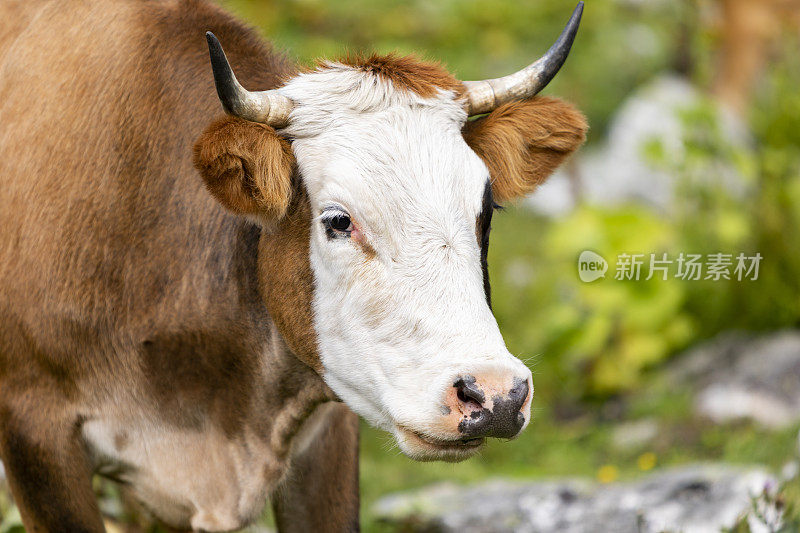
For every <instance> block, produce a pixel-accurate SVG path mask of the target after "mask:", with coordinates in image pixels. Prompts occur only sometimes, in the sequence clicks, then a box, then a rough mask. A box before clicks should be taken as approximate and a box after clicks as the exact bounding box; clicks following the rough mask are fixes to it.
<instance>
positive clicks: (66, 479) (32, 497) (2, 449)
mask: <svg viewBox="0 0 800 533" xmlns="http://www.w3.org/2000/svg"><path fill="white" fill-rule="evenodd" d="M56 405H58V404H56ZM49 406H51V407H52V404H50V405H49ZM47 407H48V404H41V406H40V407H39V408H38V409H35V408H28V409H17V410H12V409H11V408H9V407H7V406H2V405H0V458H2V460H3V464H4V465H5V469H6V475H7V477H8V482H9V485H10V487H11V494H12V495H13V496H14V500H15V501H16V503H17V506H18V507H19V510H20V513H21V514H22V521H23V523H24V524H25V528H26V530H27V531H28V533H34V532H36V533H61V532H63V533H67V532H69V533H98V532H103V531H105V528H104V526H103V520H102V518H101V516H100V511H99V510H98V507H97V500H96V499H95V495H94V492H93V490H92V472H91V467H90V465H89V461H88V459H87V454H86V450H85V449H84V447H83V444H82V442H81V439H80V435H79V431H80V424H79V421H78V420H77V419H73V420H69V419H66V418H64V417H61V416H59V415H57V414H56V413H55V412H56V411H58V408H57V407H56V408H54V409H47Z"/></svg>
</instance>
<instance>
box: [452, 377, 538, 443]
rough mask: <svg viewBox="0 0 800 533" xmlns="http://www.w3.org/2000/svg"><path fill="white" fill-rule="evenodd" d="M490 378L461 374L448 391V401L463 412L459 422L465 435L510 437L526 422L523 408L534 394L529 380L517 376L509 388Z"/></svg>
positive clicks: (460, 429)
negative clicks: (503, 388)
mask: <svg viewBox="0 0 800 533" xmlns="http://www.w3.org/2000/svg"><path fill="white" fill-rule="evenodd" d="M490 381H491V380H488V379H487V380H485V381H484V382H482V380H480V379H477V378H476V377H475V376H472V375H465V376H461V377H460V378H458V379H457V380H456V382H455V383H453V388H452V390H451V391H450V392H449V393H448V404H450V405H453V404H455V405H456V406H457V408H458V410H459V411H460V413H461V415H462V417H461V420H460V421H459V423H458V432H459V433H460V434H461V436H462V438H465V439H474V438H482V437H497V438H504V439H510V438H512V437H515V436H517V434H518V433H519V432H520V430H521V429H522V426H524V425H525V414H524V413H523V412H522V410H523V408H524V407H525V405H526V404H527V403H528V401H529V397H530V394H529V393H530V391H531V387H530V386H529V384H528V380H527V379H526V378H520V377H517V378H513V385H512V386H511V387H510V388H508V389H506V390H502V389H498V387H497V386H491V384H490Z"/></svg>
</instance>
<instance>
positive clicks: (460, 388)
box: [453, 376, 486, 407]
mask: <svg viewBox="0 0 800 533" xmlns="http://www.w3.org/2000/svg"><path fill="white" fill-rule="evenodd" d="M453 387H455V388H456V397H458V399H459V401H461V402H463V403H470V402H475V403H476V404H477V406H478V407H481V406H482V405H483V402H484V401H486V397H485V396H484V395H483V391H482V390H481V389H479V388H478V386H477V385H476V384H475V377H474V376H464V377H462V378H459V379H458V380H457V381H456V382H455V383H453Z"/></svg>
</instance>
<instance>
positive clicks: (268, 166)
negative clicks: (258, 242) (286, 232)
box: [194, 117, 295, 220]
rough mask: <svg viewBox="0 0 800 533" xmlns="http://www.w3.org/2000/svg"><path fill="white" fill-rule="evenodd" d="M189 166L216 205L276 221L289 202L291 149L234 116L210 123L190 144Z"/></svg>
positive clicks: (264, 128) (263, 128) (264, 129)
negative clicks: (192, 146) (193, 169)
mask: <svg viewBox="0 0 800 533" xmlns="http://www.w3.org/2000/svg"><path fill="white" fill-rule="evenodd" d="M194 165H195V167H196V168H197V170H199V171H200V175H201V176H202V177H203V181H205V183H206V187H208V190H209V191H210V192H211V194H213V195H214V197H215V198H216V199H217V200H219V201H220V202H221V203H222V205H224V206H225V207H227V208H228V209H230V210H231V211H233V212H234V213H237V214H240V215H255V216H258V217H262V218H265V219H267V220H277V219H280V218H282V217H283V215H285V214H286V209H287V208H288V206H289V202H290V201H291V199H292V190H293V189H292V174H293V172H294V166H295V165H294V156H293V155H292V147H291V146H290V144H289V142H288V141H286V139H284V138H282V137H280V136H279V135H278V134H277V133H276V132H275V130H274V129H272V128H271V127H270V126H266V125H264V124H257V123H255V122H248V121H246V120H242V119H240V118H235V117H224V118H221V119H219V120H216V121H215V122H213V123H212V124H211V125H210V126H209V127H208V128H207V129H206V131H204V132H203V134H202V135H201V136H200V138H199V139H198V140H197V142H196V143H195V146H194Z"/></svg>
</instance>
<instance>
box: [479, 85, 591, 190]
mask: <svg viewBox="0 0 800 533" xmlns="http://www.w3.org/2000/svg"><path fill="white" fill-rule="evenodd" d="M587 129H588V126H587V124H586V118H585V117H584V116H583V115H582V114H581V113H580V112H579V111H578V110H577V109H575V108H574V107H573V106H571V105H570V104H568V103H566V102H563V101H561V100H558V99H555V98H543V97H540V98H531V99H529V100H523V101H521V102H512V103H508V104H504V105H502V106H500V107H498V108H497V109H495V110H494V111H492V112H491V113H489V114H488V115H486V116H484V117H481V118H479V119H477V120H473V121H469V122H467V125H466V126H465V127H464V138H465V140H466V141H467V144H469V146H470V147H471V148H472V149H473V150H474V151H475V153H476V154H478V156H480V158H481V159H483V161H484V163H486V166H487V167H488V168H489V174H490V176H491V180H492V192H493V193H494V197H495V199H496V200H497V201H498V202H505V201H507V200H511V199H514V198H518V197H520V196H523V195H525V194H528V193H530V192H531V191H533V190H534V189H535V188H536V186H537V185H539V184H540V183H542V182H544V180H545V179H547V177H548V176H549V175H550V174H551V173H552V172H553V171H554V170H555V169H556V167H558V165H560V164H561V163H562V162H563V161H564V159H565V158H566V157H567V156H568V155H570V154H571V153H572V152H574V151H575V150H576V149H577V148H578V147H579V146H580V145H581V144H583V141H584V140H585V139H586V130H587Z"/></svg>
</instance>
